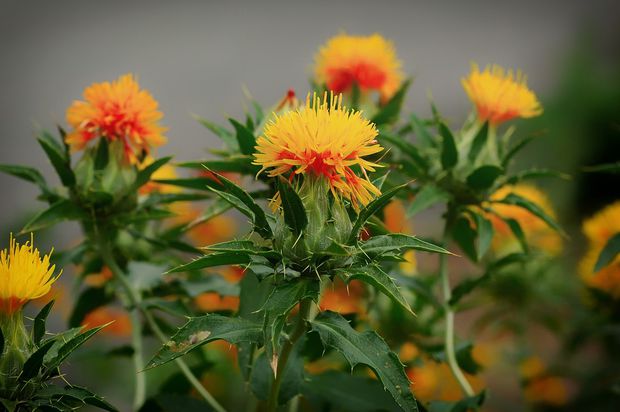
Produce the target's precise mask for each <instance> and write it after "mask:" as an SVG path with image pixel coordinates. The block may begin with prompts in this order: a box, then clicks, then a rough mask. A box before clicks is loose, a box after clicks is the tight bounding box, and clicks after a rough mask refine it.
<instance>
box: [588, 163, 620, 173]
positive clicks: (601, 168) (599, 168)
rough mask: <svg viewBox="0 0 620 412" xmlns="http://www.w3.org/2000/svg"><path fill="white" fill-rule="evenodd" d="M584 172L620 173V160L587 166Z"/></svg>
mask: <svg viewBox="0 0 620 412" xmlns="http://www.w3.org/2000/svg"><path fill="white" fill-rule="evenodd" d="M583 171H584V172H589V173H596V172H606V173H620V162H616V163H605V164H601V165H596V166H587V167H584V168H583Z"/></svg>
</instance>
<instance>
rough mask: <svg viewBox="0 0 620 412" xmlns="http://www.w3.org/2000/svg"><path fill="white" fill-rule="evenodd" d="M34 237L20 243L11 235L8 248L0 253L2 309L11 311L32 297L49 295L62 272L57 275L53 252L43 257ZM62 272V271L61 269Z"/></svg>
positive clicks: (6, 311) (0, 309)
mask: <svg viewBox="0 0 620 412" xmlns="http://www.w3.org/2000/svg"><path fill="white" fill-rule="evenodd" d="M33 242H34V238H33V236H32V235H31V237H30V241H29V242H26V243H25V244H23V245H20V244H19V243H17V242H16V241H15V239H14V238H13V236H12V235H11V237H10V241H9V247H8V249H4V250H2V252H0V311H1V312H3V313H6V314H12V313H15V312H16V311H18V310H19V309H20V308H21V307H22V306H23V305H24V304H25V303H26V302H28V301H29V300H33V299H37V298H40V297H42V296H44V295H46V294H47V293H48V292H49V291H50V289H51V286H52V283H54V282H55V281H56V279H58V276H60V273H59V274H58V275H56V276H54V270H55V269H56V266H55V265H50V256H51V255H52V252H50V253H49V254H47V255H45V256H43V257H41V256H40V254H39V250H38V249H36V248H35V247H34V244H33ZM61 272H62V271H61Z"/></svg>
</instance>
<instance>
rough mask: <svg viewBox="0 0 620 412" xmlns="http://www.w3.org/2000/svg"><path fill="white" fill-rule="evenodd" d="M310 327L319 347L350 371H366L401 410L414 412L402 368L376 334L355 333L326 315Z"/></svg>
mask: <svg viewBox="0 0 620 412" xmlns="http://www.w3.org/2000/svg"><path fill="white" fill-rule="evenodd" d="M311 325H312V330H313V331H315V332H318V334H319V335H320V337H321V341H323V344H324V345H326V346H329V347H332V348H334V349H336V350H337V351H339V352H340V353H342V354H343V355H344V357H345V358H346V359H347V361H348V362H349V364H351V367H355V365H357V364H364V365H367V366H368V367H370V368H371V369H372V370H373V371H374V373H375V374H376V375H377V377H378V378H379V380H380V381H381V383H382V384H383V386H384V388H385V389H386V390H387V391H388V392H389V393H390V394H391V395H392V397H393V398H394V400H395V401H396V403H397V404H398V405H400V407H401V408H403V409H404V410H406V411H412V412H413V411H417V410H418V407H417V403H416V400H415V398H414V396H413V394H412V393H411V390H410V389H409V385H410V383H409V379H408V378H407V375H406V374H405V371H404V368H403V364H402V363H401V362H400V360H399V359H398V356H397V355H396V354H395V353H394V352H392V351H391V350H390V348H389V346H388V345H387V344H386V343H385V341H384V340H383V339H382V338H381V337H380V336H379V335H377V333H376V332H374V331H366V332H363V333H360V332H357V331H356V330H355V329H353V328H352V327H351V325H349V323H348V322H347V320H346V319H344V318H343V317H342V316H340V315H339V314H337V313H334V312H330V311H326V312H322V313H321V314H319V316H317V318H316V319H315V320H314V321H312V322H311Z"/></svg>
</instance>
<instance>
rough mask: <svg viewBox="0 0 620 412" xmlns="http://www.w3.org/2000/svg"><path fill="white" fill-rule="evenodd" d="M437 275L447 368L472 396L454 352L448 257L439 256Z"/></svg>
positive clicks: (445, 239)
mask: <svg viewBox="0 0 620 412" xmlns="http://www.w3.org/2000/svg"><path fill="white" fill-rule="evenodd" d="M447 232H448V231H447V230H446V234H445V235H444V245H445V244H446V243H447V242H446V241H447V239H448V236H447ZM439 274H440V277H441V286H442V290H443V299H444V312H445V318H446V334H445V341H444V345H445V351H446V359H447V361H448V366H449V367H450V370H451V371H452V375H454V377H455V378H456V380H457V382H458V383H459V386H460V387H461V390H462V391H463V393H464V394H465V395H467V396H468V397H470V396H474V395H475V393H474V390H473V389H472V387H471V385H470V384H469V382H468V381H467V378H465V375H464V374H463V371H461V368H460V367H459V364H458V362H457V360H456V352H455V350H454V311H453V310H452V307H451V306H450V299H451V298H452V289H450V279H449V277H448V257H447V255H444V254H441V255H440V256H439Z"/></svg>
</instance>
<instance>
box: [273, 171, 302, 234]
mask: <svg viewBox="0 0 620 412" xmlns="http://www.w3.org/2000/svg"><path fill="white" fill-rule="evenodd" d="M278 192H279V193H280V197H281V199H282V209H283V211H284V222H285V223H286V224H287V226H288V227H289V228H290V229H291V230H292V232H293V234H295V236H299V235H301V233H302V232H303V231H304V229H305V228H306V226H308V216H307V215H306V209H305V208H304V204H303V202H302V201H301V198H300V197H299V195H298V194H297V192H296V191H295V189H293V187H292V186H291V184H290V183H289V181H288V180H286V179H284V178H283V177H280V178H279V179H278Z"/></svg>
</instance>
